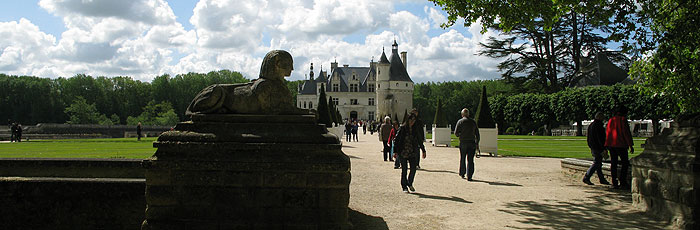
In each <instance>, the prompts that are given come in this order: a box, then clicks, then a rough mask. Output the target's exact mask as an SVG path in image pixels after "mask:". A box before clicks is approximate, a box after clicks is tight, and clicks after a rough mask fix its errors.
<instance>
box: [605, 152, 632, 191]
mask: <svg viewBox="0 0 700 230" xmlns="http://www.w3.org/2000/svg"><path fill="white" fill-rule="evenodd" d="M608 150H610V174H611V176H612V180H613V181H612V183H613V185H624V186H628V183H627V170H628V168H629V167H630V161H629V155H628V153H627V147H623V148H619V147H609V148H608ZM618 156H619V157H620V164H622V168H621V169H620V175H619V176H618V175H617V162H618V161H617V157H618ZM618 177H619V179H620V180H619V184H618Z"/></svg>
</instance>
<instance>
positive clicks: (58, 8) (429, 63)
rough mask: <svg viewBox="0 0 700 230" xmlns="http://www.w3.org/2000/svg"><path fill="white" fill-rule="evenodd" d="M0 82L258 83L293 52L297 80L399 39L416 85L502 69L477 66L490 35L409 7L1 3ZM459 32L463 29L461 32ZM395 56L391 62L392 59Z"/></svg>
mask: <svg viewBox="0 0 700 230" xmlns="http://www.w3.org/2000/svg"><path fill="white" fill-rule="evenodd" d="M0 2H1V3H0V4H2V5H3V8H1V9H0V35H3V40H1V41H0V72H1V73H6V74H13V75H34V76H39V77H49V78H55V77H70V76H73V75H75V74H80V73H84V74H89V75H93V76H131V77H134V78H135V79H139V80H145V81H149V80H151V79H153V78H154V77H155V76H158V75H162V74H171V75H175V74H181V73H187V72H209V71H216V70H220V69H230V70H233V71H239V72H241V73H243V74H244V76H246V77H247V78H251V79H252V78H255V76H257V74H258V71H259V68H260V62H261V61H262V57H263V56H264V54H265V53H267V52H268V51H270V50H273V49H285V50H288V51H290V53H291V54H292V56H294V59H295V71H294V72H293V74H292V76H291V77H290V80H298V79H302V78H304V77H305V75H306V74H308V71H309V70H308V66H309V65H310V63H314V65H315V66H316V69H315V71H319V68H320V66H323V67H324V70H328V68H327V67H330V62H331V61H333V60H337V61H338V62H339V64H341V65H342V64H348V65H350V66H368V65H369V64H368V63H369V61H370V60H371V59H372V57H374V58H375V60H376V59H378V57H379V55H381V52H382V48H383V47H385V48H387V50H390V47H391V44H392V42H393V39H396V40H397V42H398V43H399V50H400V51H407V52H408V58H407V59H408V71H409V74H410V76H411V78H412V79H413V80H414V81H416V82H426V81H462V80H477V79H494V78H498V76H499V73H498V72H497V70H496V65H497V63H498V60H493V59H489V58H487V57H483V56H478V55H476V53H477V52H478V50H479V46H478V43H479V42H483V41H485V39H486V38H488V36H496V34H493V33H491V32H489V33H487V34H480V33H478V31H479V28H480V25H472V27H470V28H465V27H463V26H461V25H457V26H454V27H452V28H448V29H442V28H439V25H440V23H442V22H444V21H445V17H446V15H445V13H444V12H442V11H441V9H439V8H438V7H435V6H434V4H433V3H431V2H428V1H417V0H403V1H382V0H317V1H309V0H289V1H287V0H248V1H227V0H179V1H164V0H131V1H113V0H91V1H83V0H40V1H7V0H1V1H0ZM458 24H459V23H458ZM388 55H390V54H388Z"/></svg>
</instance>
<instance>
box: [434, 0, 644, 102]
mask: <svg viewBox="0 0 700 230" xmlns="http://www.w3.org/2000/svg"><path fill="white" fill-rule="evenodd" d="M431 1H432V2H434V3H435V4H436V5H439V6H441V7H442V9H443V10H444V11H446V12H447V14H448V18H447V20H448V21H447V22H446V23H444V24H442V27H443V28H447V27H450V26H452V25H454V23H455V22H456V21H457V19H460V18H461V19H464V26H465V27H469V26H470V25H471V24H472V23H476V22H480V23H481V24H482V31H481V32H482V33H484V32H486V31H487V30H488V29H491V30H496V31H499V32H502V34H501V35H502V37H503V38H493V37H492V38H490V39H489V42H487V43H485V44H482V47H484V48H485V49H484V50H482V51H481V52H480V54H482V55H486V56H489V57H493V58H506V60H505V61H503V62H501V63H500V64H499V66H498V68H499V70H501V71H502V72H503V78H504V79H506V80H508V81H510V82H514V83H517V84H520V85H526V86H528V87H526V88H524V89H523V90H525V91H526V92H557V91H559V90H561V89H563V88H564V87H566V86H567V85H570V84H571V83H572V82H575V81H576V79H575V76H576V72H577V71H579V69H580V67H581V59H582V58H581V57H583V56H591V55H592V54H595V53H596V52H598V51H601V50H604V47H605V46H606V44H607V42H609V41H620V40H623V39H626V38H627V37H628V36H627V34H626V33H625V32H624V30H620V29H619V28H630V27H632V26H633V23H629V14H630V13H631V12H633V9H634V8H635V5H634V2H633V1H628V0H593V1H570V0H564V1H547V0H534V1H533V0H514V1H477V0H466V1H465V0H431ZM611 18H614V19H615V20H610V19H611ZM630 24H632V25H630Z"/></svg>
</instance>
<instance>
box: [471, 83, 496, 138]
mask: <svg viewBox="0 0 700 230" xmlns="http://www.w3.org/2000/svg"><path fill="white" fill-rule="evenodd" d="M474 120H476V124H477V125H478V126H479V128H496V121H494V120H493V116H491V106H490V105H489V100H488V98H487V97H486V86H484V87H483V89H482V90H481V98H480V99H479V107H478V108H477V109H476V116H475V117H474Z"/></svg>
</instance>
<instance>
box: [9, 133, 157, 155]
mask: <svg viewBox="0 0 700 230" xmlns="http://www.w3.org/2000/svg"><path fill="white" fill-rule="evenodd" d="M155 140H156V137H148V138H141V141H137V140H136V138H108V139H65V140H32V141H24V142H20V143H2V144H0V157H3V158H14V157H42V158H51V157H58V158H147V157H150V156H151V155H153V153H154V152H155V151H156V149H155V148H153V141H155Z"/></svg>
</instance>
